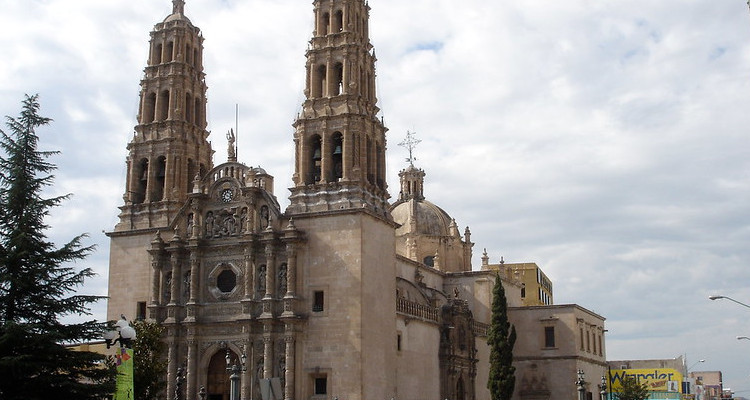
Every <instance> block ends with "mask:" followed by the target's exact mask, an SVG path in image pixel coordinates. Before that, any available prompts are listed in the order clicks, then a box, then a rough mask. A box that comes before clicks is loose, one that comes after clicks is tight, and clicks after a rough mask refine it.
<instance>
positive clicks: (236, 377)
mask: <svg viewBox="0 0 750 400" xmlns="http://www.w3.org/2000/svg"><path fill="white" fill-rule="evenodd" d="M226 361H227V372H229V373H231V375H230V376H229V381H230V386H229V400H240V373H241V372H245V371H247V367H245V361H247V356H246V355H244V354H243V355H241V356H240V365H237V363H236V362H235V363H232V356H231V351H230V350H228V349H227V356H226Z"/></svg>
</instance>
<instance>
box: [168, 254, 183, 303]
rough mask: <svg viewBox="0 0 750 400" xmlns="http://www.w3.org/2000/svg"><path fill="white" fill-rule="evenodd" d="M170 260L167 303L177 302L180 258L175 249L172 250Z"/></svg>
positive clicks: (180, 278) (180, 279)
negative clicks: (170, 284) (170, 283)
mask: <svg viewBox="0 0 750 400" xmlns="http://www.w3.org/2000/svg"><path fill="white" fill-rule="evenodd" d="M170 262H171V264H172V286H171V287H170V291H171V293H170V296H169V304H177V301H178V299H179V296H180V281H182V277H181V276H180V258H179V255H178V253H177V252H176V251H174V252H172V256H171V259H170Z"/></svg>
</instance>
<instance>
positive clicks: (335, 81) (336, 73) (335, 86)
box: [329, 63, 344, 96]
mask: <svg viewBox="0 0 750 400" xmlns="http://www.w3.org/2000/svg"><path fill="white" fill-rule="evenodd" d="M331 72H332V74H333V76H332V77H331V78H332V79H331V85H332V86H331V87H330V90H329V93H330V94H331V96H338V95H340V94H343V93H344V65H343V64H341V63H336V64H334V66H333V70H332V71H331Z"/></svg>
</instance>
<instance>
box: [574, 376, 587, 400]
mask: <svg viewBox="0 0 750 400" xmlns="http://www.w3.org/2000/svg"><path fill="white" fill-rule="evenodd" d="M585 385H586V381H585V380H584V377H583V370H582V369H579V370H578V379H576V386H578V400H586V387H585Z"/></svg>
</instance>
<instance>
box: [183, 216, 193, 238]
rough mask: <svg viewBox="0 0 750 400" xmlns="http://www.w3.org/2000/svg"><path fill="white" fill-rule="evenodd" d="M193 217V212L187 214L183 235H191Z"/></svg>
mask: <svg viewBox="0 0 750 400" xmlns="http://www.w3.org/2000/svg"><path fill="white" fill-rule="evenodd" d="M193 217H194V216H193V213H190V214H188V216H187V225H186V227H185V236H187V237H192V236H193Z"/></svg>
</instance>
